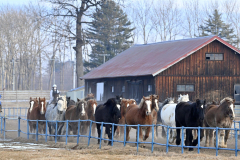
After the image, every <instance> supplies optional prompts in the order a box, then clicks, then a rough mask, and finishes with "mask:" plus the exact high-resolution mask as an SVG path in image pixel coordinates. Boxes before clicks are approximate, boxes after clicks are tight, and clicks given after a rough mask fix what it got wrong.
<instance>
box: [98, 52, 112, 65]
mask: <svg viewBox="0 0 240 160" xmlns="http://www.w3.org/2000/svg"><path fill="white" fill-rule="evenodd" d="M99 56H103V63H105V56H110V54H99Z"/></svg>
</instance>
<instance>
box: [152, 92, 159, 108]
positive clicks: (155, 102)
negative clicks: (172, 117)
mask: <svg viewBox="0 0 240 160" xmlns="http://www.w3.org/2000/svg"><path fill="white" fill-rule="evenodd" d="M151 97H152V109H155V110H156V111H158V110H159V106H158V103H159V100H158V99H159V96H158V95H155V94H154V95H151Z"/></svg>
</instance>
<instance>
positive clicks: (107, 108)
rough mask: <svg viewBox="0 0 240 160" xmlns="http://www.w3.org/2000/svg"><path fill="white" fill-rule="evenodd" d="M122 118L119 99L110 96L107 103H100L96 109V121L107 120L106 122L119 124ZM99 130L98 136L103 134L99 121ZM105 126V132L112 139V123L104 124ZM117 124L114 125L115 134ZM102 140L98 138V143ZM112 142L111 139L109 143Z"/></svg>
mask: <svg viewBox="0 0 240 160" xmlns="http://www.w3.org/2000/svg"><path fill="white" fill-rule="evenodd" d="M120 118H121V113H120V110H119V109H118V107H117V99H116V98H110V99H108V100H107V102H106V103H104V104H100V105H98V106H97V108H96V111H95V121H96V122H105V123H115V124H118V122H119V120H120ZM96 125H97V132H98V137H99V138H100V135H101V128H100V127H101V124H99V123H97V124H96ZM103 126H105V132H106V134H107V135H108V138H109V139H110V140H111V139H112V125H111V124H103ZM116 129H117V126H114V130H113V134H114V133H115V131H116ZM99 143H100V140H99V139H98V144H99ZM110 144H111V141H109V142H108V145H110Z"/></svg>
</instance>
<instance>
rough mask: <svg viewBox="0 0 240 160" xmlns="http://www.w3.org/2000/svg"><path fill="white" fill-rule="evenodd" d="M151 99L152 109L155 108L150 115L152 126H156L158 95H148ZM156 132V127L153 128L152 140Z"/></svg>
mask: <svg viewBox="0 0 240 160" xmlns="http://www.w3.org/2000/svg"><path fill="white" fill-rule="evenodd" d="M150 96H151V97H152V105H153V108H155V109H154V110H153V111H152V114H153V124H154V125H156V124H157V116H158V115H157V113H158V110H159V106H158V103H159V100H158V99H159V96H158V95H155V94H154V95H150ZM156 130H157V127H155V129H154V139H156V137H157V136H156Z"/></svg>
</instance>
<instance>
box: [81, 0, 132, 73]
mask: <svg viewBox="0 0 240 160" xmlns="http://www.w3.org/2000/svg"><path fill="white" fill-rule="evenodd" d="M92 18H93V21H92V23H91V24H90V25H89V29H88V32H87V38H88V42H89V43H90V44H91V46H92V54H90V55H89V56H90V62H86V61H85V63H84V66H85V68H86V71H87V72H89V71H90V70H91V69H92V68H95V67H98V66H99V65H101V64H102V63H103V61H104V60H103V58H104V57H103V56H101V54H108V55H109V56H105V61H108V60H109V59H111V58H113V57H114V56H116V55H117V54H119V53H121V52H122V51H124V50H126V49H127V48H129V47H130V46H131V45H132V44H133V42H132V41H131V40H129V38H130V37H131V32H132V31H133V30H134V28H131V22H130V21H129V20H128V18H127V15H126V14H125V13H124V12H123V10H122V9H121V8H120V6H119V5H118V4H116V3H115V2H114V1H106V2H105V3H104V4H103V5H102V6H101V8H100V9H99V10H97V11H96V13H94V14H93V16H92Z"/></svg>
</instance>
